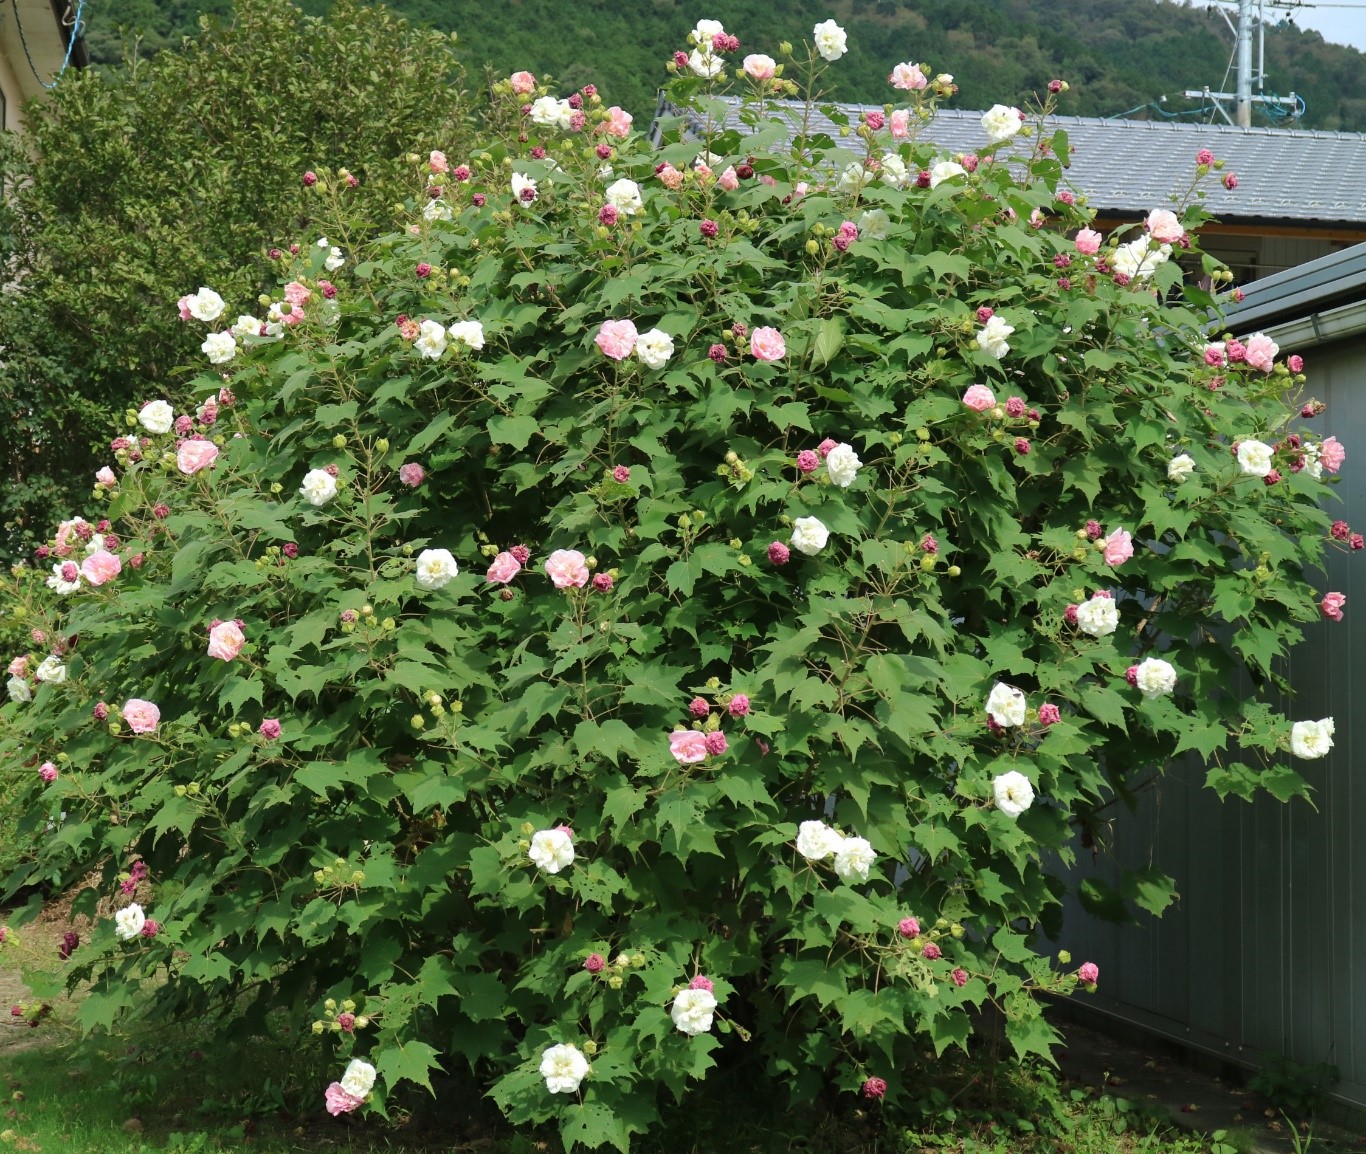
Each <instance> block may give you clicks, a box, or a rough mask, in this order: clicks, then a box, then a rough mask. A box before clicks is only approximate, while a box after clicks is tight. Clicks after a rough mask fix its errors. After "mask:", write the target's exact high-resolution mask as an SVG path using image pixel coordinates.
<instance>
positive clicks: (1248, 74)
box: [1234, 0, 1252, 128]
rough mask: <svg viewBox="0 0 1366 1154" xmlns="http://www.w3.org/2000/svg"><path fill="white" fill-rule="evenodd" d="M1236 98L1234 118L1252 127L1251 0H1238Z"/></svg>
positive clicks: (1242, 124) (1240, 125) (1241, 123)
mask: <svg viewBox="0 0 1366 1154" xmlns="http://www.w3.org/2000/svg"><path fill="white" fill-rule="evenodd" d="M1237 92H1238V98H1237V101H1236V103H1235V105H1234V118H1235V120H1236V121H1237V123H1238V127H1239V128H1251V127H1252V0H1238V90H1237Z"/></svg>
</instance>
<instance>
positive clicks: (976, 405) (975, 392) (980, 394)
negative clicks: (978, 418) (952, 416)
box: [963, 385, 996, 413]
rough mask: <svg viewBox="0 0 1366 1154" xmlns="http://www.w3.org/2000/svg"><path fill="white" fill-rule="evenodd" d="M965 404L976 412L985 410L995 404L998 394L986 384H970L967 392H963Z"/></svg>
mask: <svg viewBox="0 0 1366 1154" xmlns="http://www.w3.org/2000/svg"><path fill="white" fill-rule="evenodd" d="M963 404H965V405H967V407H968V408H970V409H971V410H972V411H973V412H974V413H981V412H985V411H986V410H987V409H990V408H993V407H994V406H995V404H996V394H995V393H993V392H992V391H991V390H990V389H989V388H987V387H986V385H969V386H968V389H967V392H965V393H964V394H963Z"/></svg>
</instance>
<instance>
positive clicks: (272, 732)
mask: <svg viewBox="0 0 1366 1154" xmlns="http://www.w3.org/2000/svg"><path fill="white" fill-rule="evenodd" d="M256 732H257V733H259V734H260V735H261V736H262V737H264V738H265V739H266V740H267V741H274V740H275V739H276V738H277V737H279V736H280V719H279V718H278V717H267V718H266V719H265V720H263V721H262V722H261V724H260V726H259V727H258V728H257V730H256Z"/></svg>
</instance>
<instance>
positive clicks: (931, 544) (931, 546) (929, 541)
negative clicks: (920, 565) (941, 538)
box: [920, 533, 939, 556]
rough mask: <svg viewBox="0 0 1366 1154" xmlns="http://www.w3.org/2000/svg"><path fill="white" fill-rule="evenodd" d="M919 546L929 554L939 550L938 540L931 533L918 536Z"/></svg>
mask: <svg viewBox="0 0 1366 1154" xmlns="http://www.w3.org/2000/svg"><path fill="white" fill-rule="evenodd" d="M920 547H921V548H922V549H923V550H925V552H926V553H929V554H930V555H931V556H933V555H934V554H936V553H938V552H939V542H938V541H936V540H935V539H934V535H933V534H932V533H926V534H925V535H924V536H923V537H921V538H920Z"/></svg>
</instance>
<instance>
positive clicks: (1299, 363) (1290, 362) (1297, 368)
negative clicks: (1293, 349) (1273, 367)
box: [1285, 353, 1304, 373]
mask: <svg viewBox="0 0 1366 1154" xmlns="http://www.w3.org/2000/svg"><path fill="white" fill-rule="evenodd" d="M1285 367H1286V368H1287V369H1289V370H1290V371H1291V372H1292V373H1302V372H1304V358H1303V357H1302V356H1300V355H1299V353H1291V354H1290V355H1289V356H1288V357H1286V358H1285Z"/></svg>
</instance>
